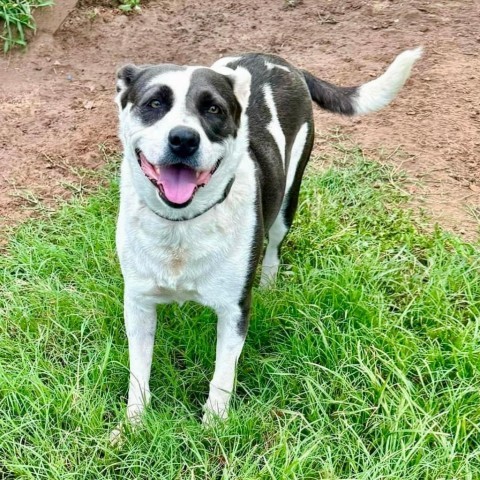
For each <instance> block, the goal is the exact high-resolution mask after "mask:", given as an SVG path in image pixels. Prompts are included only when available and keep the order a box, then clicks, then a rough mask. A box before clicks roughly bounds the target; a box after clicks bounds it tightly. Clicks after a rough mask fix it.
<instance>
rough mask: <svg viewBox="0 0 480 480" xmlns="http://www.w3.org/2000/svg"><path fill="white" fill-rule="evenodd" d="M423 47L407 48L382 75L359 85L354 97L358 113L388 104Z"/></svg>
mask: <svg viewBox="0 0 480 480" xmlns="http://www.w3.org/2000/svg"><path fill="white" fill-rule="evenodd" d="M422 53H423V48H422V47H418V48H415V49H412V50H405V51H404V52H402V53H401V54H400V55H398V56H397V57H396V58H395V60H394V61H393V62H392V63H391V64H390V66H389V67H388V68H387V70H386V71H385V73H384V74H383V75H381V76H380V77H378V78H376V79H375V80H372V81H371V82H368V83H365V84H363V85H362V86H360V87H359V89H358V92H357V94H356V98H355V99H354V101H353V103H354V109H355V114H356V115H364V114H366V113H371V112H376V111H377V110H380V109H382V108H383V107H385V106H387V105H388V104H389V103H390V102H391V101H392V100H393V99H394V98H395V97H396V95H397V93H398V92H399V91H400V89H401V88H402V87H403V85H404V84H405V82H406V81H407V78H408V77H409V75H410V71H411V69H412V66H413V64H414V63H415V62H416V61H417V60H418V59H419V58H420V57H421V56H422Z"/></svg>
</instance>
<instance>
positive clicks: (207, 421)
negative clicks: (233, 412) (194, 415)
mask: <svg viewBox="0 0 480 480" xmlns="http://www.w3.org/2000/svg"><path fill="white" fill-rule="evenodd" d="M227 418H228V406H224V407H223V408H219V407H218V406H217V407H216V408H212V407H211V405H209V404H208V401H207V403H206V404H205V406H204V407H203V417H202V424H203V425H204V426H206V427H211V426H212V425H215V423H217V422H219V421H220V422H223V421H224V420H226V419H227Z"/></svg>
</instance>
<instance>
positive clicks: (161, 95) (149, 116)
mask: <svg viewBox="0 0 480 480" xmlns="http://www.w3.org/2000/svg"><path fill="white" fill-rule="evenodd" d="M173 100H174V98H173V91H172V89H171V88H170V87H167V86H166V85H160V86H157V87H155V88H153V89H151V90H149V91H148V92H147V93H146V94H145V95H144V96H143V98H142V99H141V101H140V102H139V104H138V105H137V106H136V110H137V112H138V114H139V115H140V117H141V119H142V122H143V123H144V124H146V125H152V124H153V123H155V122H157V121H158V120H160V119H161V118H162V117H164V116H165V115H166V114H167V113H168V112H169V111H170V109H171V108H172V106H173Z"/></svg>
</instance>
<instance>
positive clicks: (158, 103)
mask: <svg viewBox="0 0 480 480" xmlns="http://www.w3.org/2000/svg"><path fill="white" fill-rule="evenodd" d="M148 105H149V106H150V107H152V108H161V106H162V102H161V101H160V100H152V101H151V102H150V103H149V104H148Z"/></svg>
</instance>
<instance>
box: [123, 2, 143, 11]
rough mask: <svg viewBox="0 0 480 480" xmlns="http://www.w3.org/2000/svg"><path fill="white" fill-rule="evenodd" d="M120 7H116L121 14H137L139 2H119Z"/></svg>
mask: <svg viewBox="0 0 480 480" xmlns="http://www.w3.org/2000/svg"><path fill="white" fill-rule="evenodd" d="M120 3H121V5H120V6H119V7H118V8H119V9H120V10H122V12H127V13H130V12H139V11H140V10H141V8H140V0H120Z"/></svg>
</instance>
